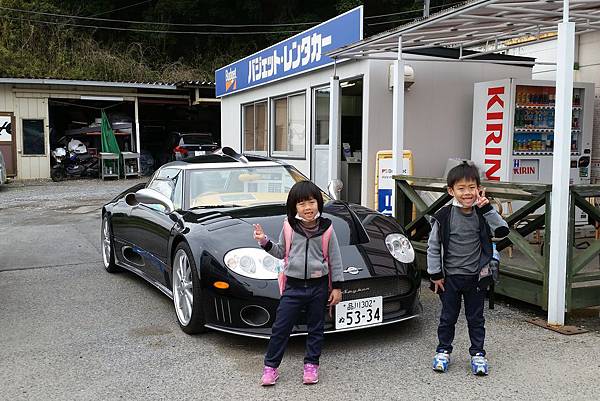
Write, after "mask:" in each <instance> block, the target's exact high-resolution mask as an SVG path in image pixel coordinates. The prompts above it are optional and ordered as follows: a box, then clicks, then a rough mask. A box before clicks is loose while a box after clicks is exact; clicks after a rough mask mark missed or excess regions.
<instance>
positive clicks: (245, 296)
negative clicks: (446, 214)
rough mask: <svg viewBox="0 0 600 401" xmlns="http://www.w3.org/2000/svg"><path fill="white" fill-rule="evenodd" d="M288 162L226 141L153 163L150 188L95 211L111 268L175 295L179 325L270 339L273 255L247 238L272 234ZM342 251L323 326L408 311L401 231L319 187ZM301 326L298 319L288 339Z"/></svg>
mask: <svg viewBox="0 0 600 401" xmlns="http://www.w3.org/2000/svg"><path fill="white" fill-rule="evenodd" d="M306 179H307V178H306V177H305V176H303V175H302V174H301V173H300V172H299V171H298V170H296V169H295V168H294V167H292V166H290V165H287V164H285V163H283V162H281V161H277V160H272V159H269V158H264V157H259V156H250V155H247V156H243V155H239V154H237V153H235V152H234V151H233V150H232V149H229V148H223V149H222V150H220V151H218V152H216V153H213V154H210V155H205V156H199V157H192V158H187V159H185V160H182V161H175V162H171V163H167V164H165V165H163V166H162V167H160V168H159V169H158V170H157V171H156V172H155V173H154V175H153V176H152V178H151V179H150V181H149V182H148V183H147V184H139V185H137V186H134V187H132V188H130V189H129V190H127V191H125V192H123V193H121V194H120V195H118V196H117V197H116V198H114V199H113V200H112V201H110V202H109V203H107V204H106V205H104V207H103V208H102V237H101V241H102V244H101V246H102V257H103V262H104V268H105V269H106V270H107V271H108V272H111V273H113V272H117V271H120V270H122V269H125V270H128V271H130V272H133V273H135V274H137V275H138V276H140V277H141V278H143V279H144V280H146V281H148V282H149V283H151V284H152V285H154V286H155V287H156V288H158V289H159V290H160V291H162V292H163V293H164V294H166V295H167V296H168V297H170V298H172V299H173V302H174V309H175V312H176V313H175V314H176V316H177V320H178V322H179V325H180V327H181V328H182V330H183V331H184V332H186V333H189V334H193V333H199V332H202V331H205V330H206V329H214V330H220V331H224V332H229V333H235V334H240V335H246V336H253V337H262V338H268V337H269V336H270V334H271V325H272V324H273V321H274V318H275V313H276V310H277V305H278V300H279V296H280V295H279V286H278V281H277V275H278V271H280V269H281V268H282V263H283V262H282V261H280V260H278V259H275V258H273V257H272V256H271V255H269V254H267V253H266V252H265V251H264V250H263V249H262V248H260V247H259V246H258V244H257V243H256V241H255V240H254V239H253V236H252V232H253V226H252V225H253V224H256V223H260V224H261V225H262V227H263V229H264V230H265V233H266V234H267V235H269V236H270V237H271V238H278V236H279V233H280V231H281V229H282V226H283V221H284V218H285V216H286V210H285V203H286V199H287V194H288V191H289V190H290V188H291V187H292V185H293V184H294V183H296V182H298V181H301V180H306ZM323 197H324V200H325V205H324V210H323V214H324V215H325V216H326V217H327V218H329V219H331V220H332V223H333V226H334V229H335V232H336V236H337V238H338V242H339V245H340V250H341V253H342V262H343V266H344V283H343V287H342V302H341V303H340V304H338V305H336V307H335V309H334V310H333V311H332V312H331V313H327V314H326V315H327V316H328V317H327V320H326V324H325V331H326V332H339V331H346V330H354V329H362V328H366V327H374V326H380V325H385V324H390V323H396V322H400V321H403V320H406V319H410V318H413V317H415V316H417V315H418V314H419V313H420V311H421V303H420V299H419V286H420V274H419V269H417V268H416V266H415V264H414V250H413V248H412V246H411V243H410V241H409V240H408V239H407V237H406V234H405V233H404V232H403V229H402V227H401V226H400V225H399V224H398V223H397V222H396V221H395V220H394V219H393V218H390V217H388V216H385V215H383V214H381V213H379V212H377V211H374V210H371V209H369V208H366V207H363V206H360V205H354V204H347V203H345V202H342V201H337V200H334V199H332V198H331V197H330V196H329V195H328V194H326V193H323ZM305 333H306V326H305V322H304V321H302V320H301V321H299V322H298V324H297V326H296V327H295V328H294V331H293V335H300V334H305Z"/></svg>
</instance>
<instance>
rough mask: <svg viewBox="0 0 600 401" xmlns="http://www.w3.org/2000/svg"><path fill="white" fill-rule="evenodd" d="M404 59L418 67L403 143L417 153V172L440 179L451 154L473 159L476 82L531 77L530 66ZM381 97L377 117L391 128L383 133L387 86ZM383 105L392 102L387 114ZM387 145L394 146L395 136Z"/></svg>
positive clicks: (407, 103)
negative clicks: (386, 108) (386, 127)
mask: <svg viewBox="0 0 600 401" xmlns="http://www.w3.org/2000/svg"><path fill="white" fill-rule="evenodd" d="M407 57H408V56H407ZM410 57H411V58H417V57H416V56H412V55H411V56H410ZM406 62H407V64H408V65H410V66H411V67H413V69H414V73H415V83H414V85H412V86H411V87H410V88H409V89H408V91H407V92H406V93H405V106H404V107H405V112H404V113H405V114H404V147H405V149H408V150H411V151H412V152H413V162H414V174H415V175H418V176H428V177H441V176H442V175H443V173H444V170H445V167H446V162H447V160H448V158H451V157H459V158H468V157H470V154H471V130H472V118H473V89H474V84H475V83H476V82H483V81H491V80H496V79H503V78H508V77H511V78H527V79H530V78H531V69H530V68H529V67H518V66H509V65H501V64H490V63H471V62H469V63H464V62H435V61H420V60H419V61H414V60H411V61H406ZM374 75H375V74H374ZM378 96H379V97H380V99H379V101H378V102H377V103H374V105H372V109H375V110H377V116H378V117H377V118H381V119H389V128H388V129H387V131H386V130H381V131H380V132H390V133H391V124H392V119H391V107H392V92H390V91H388V90H387V89H386V90H385V91H383V93H381V92H380V94H379V95H378ZM384 104H388V106H387V107H388V109H389V117H388V116H387V115H386V114H383V115H382V111H381V110H383V109H384V107H385V106H383V105H384ZM379 116H382V117H379ZM376 123H377V124H380V125H381V124H385V122H376ZM375 132H379V131H375ZM388 135H391V134H388ZM388 146H390V148H391V137H390V140H389V145H388Z"/></svg>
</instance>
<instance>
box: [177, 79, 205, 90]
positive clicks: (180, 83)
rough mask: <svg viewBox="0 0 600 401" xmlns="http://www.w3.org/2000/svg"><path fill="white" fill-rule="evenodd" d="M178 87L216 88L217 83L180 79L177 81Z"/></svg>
mask: <svg viewBox="0 0 600 401" xmlns="http://www.w3.org/2000/svg"><path fill="white" fill-rule="evenodd" d="M175 85H176V86H177V87H184V88H214V87H215V83H214V82H212V81H178V82H176V83H175Z"/></svg>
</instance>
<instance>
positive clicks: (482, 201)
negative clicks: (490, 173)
mask: <svg viewBox="0 0 600 401" xmlns="http://www.w3.org/2000/svg"><path fill="white" fill-rule="evenodd" d="M488 203H490V200H489V199H488V198H486V197H485V188H482V189H481V194H480V195H479V197H478V198H477V207H484V206H485V205H487V204H488Z"/></svg>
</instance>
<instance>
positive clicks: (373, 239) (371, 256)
mask: <svg viewBox="0 0 600 401" xmlns="http://www.w3.org/2000/svg"><path fill="white" fill-rule="evenodd" d="M323 215H324V216H325V217H327V218H329V219H330V220H331V221H332V223H333V227H334V230H335V233H336V237H337V239H338V243H339V245H340V249H341V251H342V259H343V265H344V270H348V269H349V268H350V267H354V268H355V269H350V270H349V271H354V272H356V271H358V274H354V275H349V274H350V273H349V274H345V275H344V276H345V277H347V278H348V279H356V278H364V277H369V276H373V275H390V274H396V273H397V272H398V271H400V272H402V270H405V269H404V268H403V267H402V264H400V263H399V262H397V261H395V260H394V259H393V258H392V256H391V255H390V253H389V252H388V250H387V246H386V245H385V236H386V235H387V234H389V233H392V232H402V229H401V228H400V226H398V225H397V224H396V223H395V221H394V220H393V219H391V218H389V217H386V216H383V215H381V214H380V213H377V212H375V211H373V210H371V209H368V208H365V207H362V206H358V205H350V206H348V205H347V204H344V203H342V202H337V201H332V202H328V203H327V204H325V205H324V209H323ZM285 217H286V210H285V205H260V206H252V207H238V208H219V209H195V210H193V211H191V212H190V213H188V214H186V216H185V217H184V219H185V221H186V224H187V225H188V226H190V228H191V229H193V228H192V227H191V226H196V228H198V227H197V226H198V225H200V226H202V227H203V229H204V230H206V231H207V232H208V234H209V237H210V238H211V239H212V240H211V241H210V243H211V244H210V245H209V249H207V251H209V252H210V253H211V254H213V255H214V256H216V257H217V258H219V259H221V260H222V258H223V257H224V256H225V253H227V252H228V251H229V250H231V249H236V248H244V247H252V248H255V247H257V244H256V241H255V240H254V238H253V230H254V229H253V226H252V225H253V224H260V225H261V226H262V228H263V229H264V231H265V233H266V234H267V236H269V238H271V239H272V240H273V241H278V240H279V236H280V233H281V231H282V227H283V221H284V219H285ZM204 230H202V231H204Z"/></svg>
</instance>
